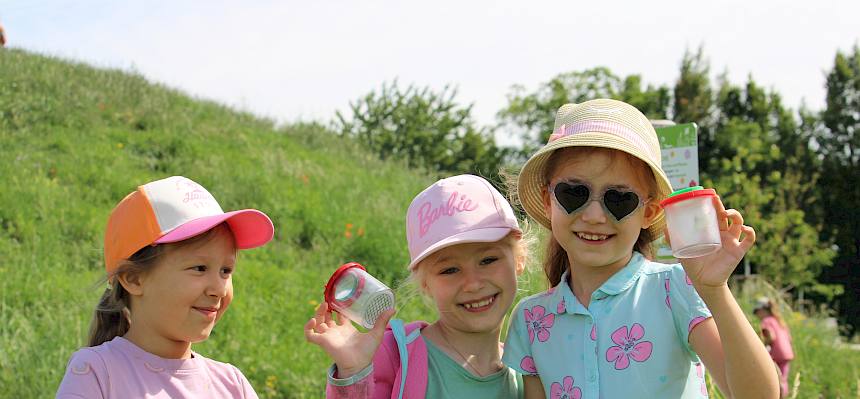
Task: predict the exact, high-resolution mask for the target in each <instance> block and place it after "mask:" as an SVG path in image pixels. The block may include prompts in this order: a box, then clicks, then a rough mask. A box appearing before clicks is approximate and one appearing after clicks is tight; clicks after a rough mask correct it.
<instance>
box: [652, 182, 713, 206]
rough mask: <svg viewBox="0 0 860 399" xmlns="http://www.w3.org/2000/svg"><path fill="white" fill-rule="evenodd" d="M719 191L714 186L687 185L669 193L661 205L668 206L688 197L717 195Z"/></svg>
mask: <svg viewBox="0 0 860 399" xmlns="http://www.w3.org/2000/svg"><path fill="white" fill-rule="evenodd" d="M716 196H717V192H716V191H714V189H712V188H703V187H702V186H695V187H687V188H682V189H680V190H677V191H675V192H673V193H672V194H669V197H667V198H666V199H664V200H662V201H660V207H662V208H666V207H667V206H669V205H671V204H674V203H676V202H681V201H686V200H688V199H693V198H697V197H716Z"/></svg>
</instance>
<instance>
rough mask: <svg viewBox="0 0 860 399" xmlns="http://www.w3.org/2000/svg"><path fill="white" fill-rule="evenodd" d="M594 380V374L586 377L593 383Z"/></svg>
mask: <svg viewBox="0 0 860 399" xmlns="http://www.w3.org/2000/svg"><path fill="white" fill-rule="evenodd" d="M594 380H595V378H594V374H591V375H589V376H588V381H591V382H594Z"/></svg>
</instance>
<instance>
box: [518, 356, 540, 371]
mask: <svg viewBox="0 0 860 399" xmlns="http://www.w3.org/2000/svg"><path fill="white" fill-rule="evenodd" d="M520 368H521V369H523V370H524V371H525V372H527V373H533V374H537V366H536V365H535V359H533V358H532V357H531V356H523V360H520Z"/></svg>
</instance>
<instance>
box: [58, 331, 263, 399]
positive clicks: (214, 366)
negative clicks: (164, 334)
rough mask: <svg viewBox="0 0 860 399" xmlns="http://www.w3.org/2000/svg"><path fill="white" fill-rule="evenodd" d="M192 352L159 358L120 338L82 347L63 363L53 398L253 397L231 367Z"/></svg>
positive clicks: (252, 390) (254, 394)
mask: <svg viewBox="0 0 860 399" xmlns="http://www.w3.org/2000/svg"><path fill="white" fill-rule="evenodd" d="M192 354H193V357H192V358H191V359H165V358H162V357H158V356H156V355H153V354H151V353H149V352H147V351H145V350H143V349H141V348H139V347H138V346H137V345H135V344H133V343H131V342H130V341H128V340H127V339H125V338H122V337H116V338H114V339H113V340H111V341H108V342H105V343H103V344H101V345H99V346H94V347H89V348H82V349H80V350H79V351H77V352H75V354H74V355H72V358H71V360H69V365H68V368H67V369H66V375H65V376H64V377H63V382H62V383H60V388H59V389H58V390H57V398H64V399H65V398H144V397H145V398H254V399H256V398H257V394H256V393H255V392H254V389H253V388H252V387H251V384H250V383H249V382H248V380H247V379H246V378H245V376H244V375H242V372H241V371H239V369H237V368H236V367H235V366H233V365H231V364H228V363H221V362H218V361H215V360H211V359H207V358H205V357H203V356H200V355H199V354H197V353H194V352H192Z"/></svg>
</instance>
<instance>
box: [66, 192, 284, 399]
mask: <svg viewBox="0 0 860 399" xmlns="http://www.w3.org/2000/svg"><path fill="white" fill-rule="evenodd" d="M273 234H274V228H273V226H272V222H271V220H269V218H268V216H266V215H265V214H263V213H262V212H260V211H257V210H254V209H245V210H240V211H233V212H227V213H225V212H223V211H222V210H221V207H220V206H219V205H218V202H217V201H215V198H214V197H212V195H211V194H209V192H208V191H206V189H205V188H203V186H201V185H199V184H197V183H195V182H193V181H191V180H190V179H188V178H185V177H181V176H173V177H169V178H166V179H162V180H157V181H154V182H150V183H147V184H144V185H142V186H140V187H138V188H137V190H135V191H134V192H132V193H131V194H129V195H128V196H126V197H125V199H123V200H122V201H121V202H120V203H119V204H118V205H117V206H116V207H115V208H114V210H113V212H111V215H110V217H109V219H108V225H107V230H106V232H105V243H104V254H105V269H106V272H107V276H106V277H107V280H108V283H109V287H108V288H107V289H106V290H105V292H104V295H102V297H101V299H100V300H99V303H98V305H97V306H96V310H95V315H94V317H93V322H92V325H91V328H90V335H89V342H88V347H86V348H83V349H81V350H79V351H77V352H75V354H74V355H72V358H71V360H69V365H68V368H67V370H66V374H65V376H64V377H63V382H62V383H61V384H60V388H59V390H58V391H57V398H140V397H144V396H145V397H147V398H204V397H205V398H256V397H257V394H256V393H255V392H254V389H253V388H252V387H251V384H250V383H248V380H247V379H246V378H245V376H244V375H242V372H241V371H239V369H237V368H236V367H235V366H233V365H230V364H227V363H221V362H218V361H215V360H211V359H207V358H205V357H203V356H201V355H200V354H198V353H196V352H194V351H192V350H191V344H192V343H195V342H200V341H204V340H205V339H206V338H208V337H209V334H210V333H211V332H212V328H213V327H214V326H215V323H217V322H218V320H219V319H220V318H221V316H222V315H223V314H224V312H225V311H226V310H227V307H228V306H229V305H230V302H231V301H232V300H233V282H232V274H233V271H234V270H235V269H236V254H237V252H238V250H239V249H249V248H255V247H259V246H262V245H264V244H266V243H267V242H269V240H271V239H272V236H273Z"/></svg>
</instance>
